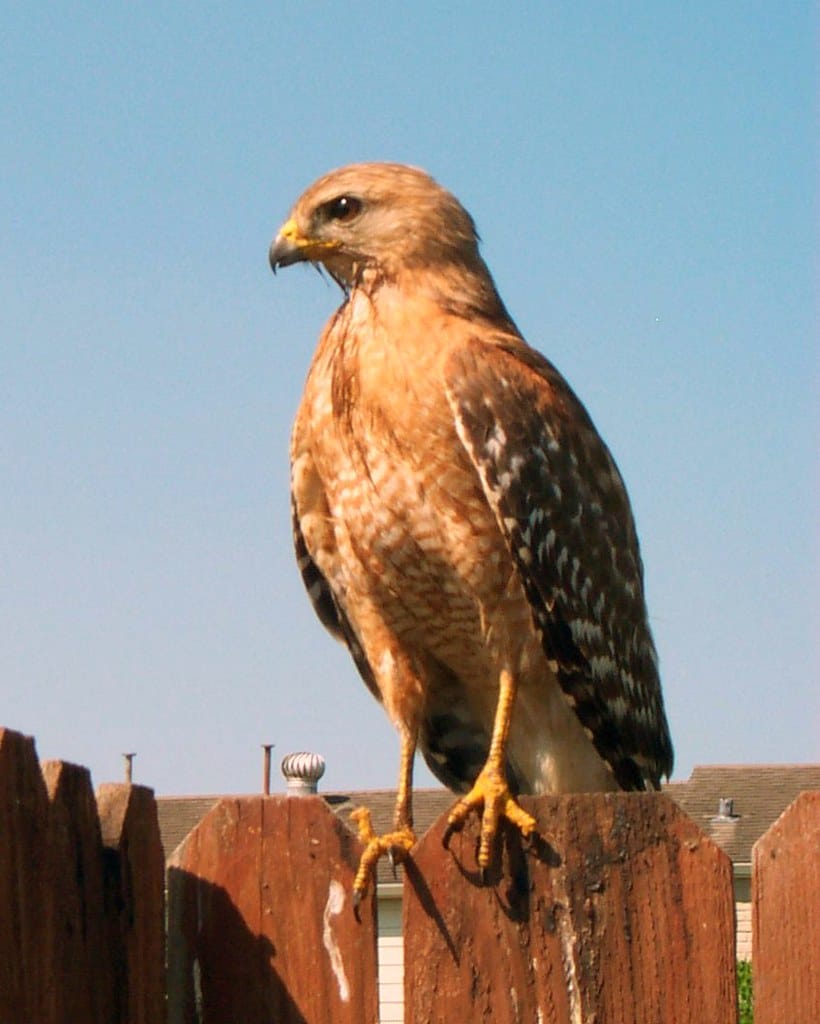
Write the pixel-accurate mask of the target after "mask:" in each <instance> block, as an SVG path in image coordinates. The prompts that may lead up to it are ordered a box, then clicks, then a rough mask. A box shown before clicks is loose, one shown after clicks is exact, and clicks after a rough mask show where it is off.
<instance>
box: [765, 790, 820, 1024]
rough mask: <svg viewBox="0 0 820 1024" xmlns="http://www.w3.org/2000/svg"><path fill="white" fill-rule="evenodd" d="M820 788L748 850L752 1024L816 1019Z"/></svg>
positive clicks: (819, 994)
mask: <svg viewBox="0 0 820 1024" xmlns="http://www.w3.org/2000/svg"><path fill="white" fill-rule="evenodd" d="M818 950H820V790H812V791H809V792H805V793H801V794H800V796H799V797H798V798H797V799H796V800H795V801H794V802H793V803H792V804H790V805H789V806H788V807H787V808H786V810H785V811H784V812H783V813H782V814H781V815H780V817H779V818H778V819H777V821H776V822H775V823H774V824H773V825H772V826H771V828H770V829H769V831H768V832H766V834H765V835H764V836H762V837H761V838H760V839H758V841H757V842H756V843H755V845H754V847H753V849H752V972H753V973H752V985H753V991H754V1019H755V1024H797V1022H803V1021H810V1020H817V1018H818V1015H820V971H818Z"/></svg>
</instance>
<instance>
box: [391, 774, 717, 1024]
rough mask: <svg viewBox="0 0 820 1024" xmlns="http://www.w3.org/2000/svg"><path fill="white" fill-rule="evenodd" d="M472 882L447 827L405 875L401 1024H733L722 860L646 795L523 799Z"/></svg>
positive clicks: (472, 831) (671, 809) (430, 836)
mask: <svg viewBox="0 0 820 1024" xmlns="http://www.w3.org/2000/svg"><path fill="white" fill-rule="evenodd" d="M521 803H522V805H523V806H524V807H525V808H526V809H527V810H529V811H530V812H531V813H532V814H533V815H534V816H535V817H536V820H537V821H538V826H539V830H540V832H541V835H542V837H543V839H544V841H542V842H536V843H535V844H534V846H533V847H531V848H525V849H522V844H521V841H520V839H519V837H518V836H517V835H514V834H512V833H511V832H510V831H509V830H504V833H503V835H502V837H501V838H502V842H501V844H500V846H501V850H500V855H501V859H500V862H499V865H500V866H499V867H497V868H496V869H495V870H491V873H490V875H489V877H488V878H487V884H482V879H481V872H480V871H479V869H478V867H477V864H476V851H477V827H476V824H475V822H474V821H473V820H471V821H470V822H469V824H468V827H467V828H466V829H465V831H464V832H463V833H460V834H457V835H454V836H452V837H451V838H450V842H449V847H450V849H449V852H448V850H445V849H444V848H443V845H442V839H443V836H444V833H445V831H446V818H442V819H440V820H439V822H438V823H437V824H436V825H435V826H434V827H433V828H432V829H430V830H429V831H428V832H427V833H426V835H425V836H424V838H423V839H422V840H421V842H420V843H419V845H418V846H417V848H416V850H415V851H414V853H413V855H412V859H411V860H410V861H409V863H408V864H407V866H406V874H407V881H406V883H405V911H404V933H405V1021H406V1022H407V1024H422V1022H424V1024H438V1022H445V1021H446V1022H450V1021H454V1020H464V1021H478V1020H492V1021H493V1022H494V1024H513V1022H520V1021H539V1022H542V1024H581V1022H584V1024H591V1022H596V1024H658V1022H659V1021H663V1022H669V1024H672V1022H675V1024H703V1022H705V1021H708V1022H709V1024H734V1022H735V1020H736V1016H735V1013H736V985H735V975H734V905H733V899H732V869H731V863H730V861H729V859H728V858H727V857H726V856H725V854H723V853H722V852H721V850H719V849H718V848H717V847H716V846H714V845H713V844H712V843H711V842H710V841H709V840H708V838H707V837H706V836H705V835H704V834H703V833H702V832H701V831H700V829H698V827H697V826H696V825H695V824H694V822H692V821H691V819H689V818H687V817H686V816H685V815H684V814H683V813H682V812H681V811H680V810H679V809H678V808H677V807H676V805H675V804H673V803H672V801H671V800H669V799H667V798H665V797H661V796H658V795H655V794H620V793H619V794H605V795H604V794H597V795H575V796H563V797H539V798H529V799H528V798H524V799H522V801H521Z"/></svg>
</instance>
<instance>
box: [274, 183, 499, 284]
mask: <svg viewBox="0 0 820 1024" xmlns="http://www.w3.org/2000/svg"><path fill="white" fill-rule="evenodd" d="M303 260H307V261H310V262H312V263H321V264H323V265H324V266H325V267H326V269H327V270H328V272H329V273H330V274H331V275H332V276H333V277H334V278H335V279H336V280H337V281H338V282H339V284H341V285H342V286H343V287H345V288H350V287H352V286H354V285H355V284H357V283H358V282H359V281H360V280H361V275H362V273H363V271H365V270H366V269H368V268H375V269H376V270H377V271H378V274H379V276H381V277H388V278H390V277H395V276H397V275H398V274H400V273H401V271H402V270H405V269H411V268H418V267H435V268H436V269H441V267H442V265H448V264H449V265H453V264H455V265H458V266H460V267H461V268H462V269H465V268H470V269H472V270H480V271H481V272H482V273H483V274H487V271H486V268H485V267H484V263H483V261H482V260H481V257H480V256H479V254H478V235H477V233H476V230H475V225H474V224H473V220H472V217H470V215H469V213H467V211H466V210H465V209H464V207H463V206H462V205H461V204H460V203H459V201H458V200H457V199H456V198H455V196H453V195H451V193H449V192H448V191H447V190H446V189H443V188H442V187H441V186H440V185H439V184H438V183H437V182H435V181H434V180H433V179H432V178H431V177H430V175H429V174H425V173H424V171H420V170H418V169H417V168H415V167H407V166H405V165H404V164H390V163H370V164H351V165H349V166H348V167H342V168H341V169H339V170H337V171H331V172H330V173H329V174H326V175H325V176H324V177H323V178H320V179H319V180H318V181H317V182H315V183H314V184H313V185H311V186H310V188H309V189H308V190H307V191H306V192H305V193H304V194H303V195H302V196H301V198H300V199H299V200H298V202H297V203H296V205H295V206H294V207H293V209H292V210H291V213H290V217H289V218H288V220H287V221H286V222H285V223H284V224H283V225H282V228H281V229H280V231H279V234H278V235H277V236H276V238H275V239H274V241H273V244H272V245H271V247H270V262H271V266H272V267H273V269H274V272H275V271H276V269H277V268H278V267H286V266H288V265H289V264H291V263H298V262H300V261H303Z"/></svg>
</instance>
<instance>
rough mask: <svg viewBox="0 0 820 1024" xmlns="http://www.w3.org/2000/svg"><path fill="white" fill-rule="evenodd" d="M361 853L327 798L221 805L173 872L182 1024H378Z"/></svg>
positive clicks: (172, 928) (172, 983)
mask: <svg viewBox="0 0 820 1024" xmlns="http://www.w3.org/2000/svg"><path fill="white" fill-rule="evenodd" d="M360 852H361V847H360V844H359V842H358V840H357V839H356V838H355V837H354V836H353V835H352V834H351V833H350V832H348V830H347V829H346V828H345V827H344V825H343V824H342V823H341V822H340V821H339V819H338V818H337V817H336V815H335V814H334V813H333V812H332V811H331V810H330V808H329V807H328V806H327V804H326V803H325V802H324V800H322V799H321V798H320V797H311V796H306V797H300V798H288V797H281V796H274V797H263V796H260V797H243V798H237V799H223V800H221V801H220V802H219V803H218V804H217V805H216V806H215V807H214V808H213V809H212V810H211V811H210V812H209V813H208V814H207V815H206V816H205V818H204V819H203V820H202V821H201V822H200V824H199V825H198V826H197V827H196V828H195V829H194V830H193V832H191V834H190V835H189V836H188V838H187V839H186V840H185V841H184V842H183V843H182V845H181V846H180V847H179V848H178V849H177V850H176V852H175V853H174V855H173V856H172V858H171V860H170V862H169V873H168V899H169V913H168V918H169V921H168V930H169V935H168V964H169V978H168V1006H169V1021H170V1024H194V1022H198V1021H203V1020H204V1021H220V1022H221V1021H225V1022H227V1021H242V1024H269V1022H270V1021H272V1020H275V1021H277V1024H328V1022H330V1021H332V1022H333V1024H375V1022H376V1021H377V1019H378V994H377V987H376V927H375V905H374V901H373V900H372V899H371V898H368V899H366V900H365V901H364V902H363V903H362V905H361V906H360V907H359V911H358V915H357V914H356V913H354V909H353V907H352V905H351V891H352V885H353V877H354V874H355V870H356V866H357V863H358V858H359V854H360Z"/></svg>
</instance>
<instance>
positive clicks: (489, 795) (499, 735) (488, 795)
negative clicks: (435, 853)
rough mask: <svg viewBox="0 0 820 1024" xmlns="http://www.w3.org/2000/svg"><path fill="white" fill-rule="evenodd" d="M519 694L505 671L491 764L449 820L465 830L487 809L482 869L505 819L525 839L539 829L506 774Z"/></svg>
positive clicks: (480, 854)
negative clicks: (467, 822)
mask: <svg viewBox="0 0 820 1024" xmlns="http://www.w3.org/2000/svg"><path fill="white" fill-rule="evenodd" d="M515 694H516V683H515V680H514V679H513V676H512V673H511V672H509V671H508V670H507V669H502V671H501V678H500V680H499V692H498V704H497V705H496V709H495V721H494V723H493V737H492V740H491V742H490V752H489V754H488V756H487V761H486V763H485V764H484V767H483V768H482V769H481V771H480V772H479V775H478V778H477V779H476V780H475V783H474V785H473V788H472V789H471V790H470V792H469V793H468V794H467V795H466V796H465V797H462V799H461V800H459V802H458V803H457V804H456V805H455V807H454V808H453V809H452V811H451V812H450V817H449V819H448V825H449V827H450V828H451V829H456V828H461V827H462V826H463V824H464V822H465V820H466V819H467V815H468V814H469V813H470V812H471V811H473V810H480V809H482V808H483V810H482V811H481V842H480V844H479V847H478V863H479V866H480V867H482V868H486V867H489V864H490V856H491V853H492V848H493V841H494V839H495V834H496V832H497V831H498V823H499V821H500V820H501V818H506V819H507V820H508V821H510V822H512V824H513V825H515V827H516V828H517V829H518V830H519V831H520V832H521V834H522V835H523V836H524V838H525V839H526V838H528V837H529V836H530V835H532V833H533V832H534V831H535V830H536V824H535V818H533V817H532V815H530V814H527V812H526V811H525V810H524V809H523V808H522V807H520V806H519V805H518V804H517V803H516V801H515V800H514V799H513V796H512V794H511V793H510V789H509V786H508V785H507V777H506V775H505V772H504V760H505V755H506V749H507V739H508V737H509V733H510V719H511V718H512V711H513V705H514V704H515Z"/></svg>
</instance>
